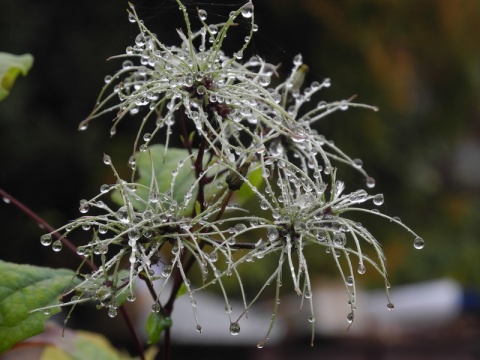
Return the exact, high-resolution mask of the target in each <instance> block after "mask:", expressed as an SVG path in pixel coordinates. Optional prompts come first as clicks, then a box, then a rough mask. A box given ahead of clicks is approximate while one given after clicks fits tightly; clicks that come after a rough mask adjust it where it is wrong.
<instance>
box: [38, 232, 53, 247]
mask: <svg viewBox="0 0 480 360" xmlns="http://www.w3.org/2000/svg"><path fill="white" fill-rule="evenodd" d="M40 243H41V244H42V245H43V246H50V244H51V243H52V235H50V234H45V235H42V236H41V237H40Z"/></svg>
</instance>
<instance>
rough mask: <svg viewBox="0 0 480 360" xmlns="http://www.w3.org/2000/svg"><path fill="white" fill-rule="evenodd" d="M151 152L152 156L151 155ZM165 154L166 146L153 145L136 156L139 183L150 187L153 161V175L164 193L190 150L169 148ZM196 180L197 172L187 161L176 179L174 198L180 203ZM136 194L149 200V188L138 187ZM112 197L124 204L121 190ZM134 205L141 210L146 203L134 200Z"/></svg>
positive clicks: (160, 190)
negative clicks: (173, 173)
mask: <svg viewBox="0 0 480 360" xmlns="http://www.w3.org/2000/svg"><path fill="white" fill-rule="evenodd" d="M149 154H150V156H149ZM164 154H165V146H163V145H152V146H150V147H149V148H148V151H146V152H136V153H135V158H136V159H137V170H138V175H139V178H138V180H137V181H136V182H137V183H139V184H142V185H145V186H146V187H147V188H150V184H151V182H152V163H153V176H155V178H156V181H157V185H158V191H159V192H161V193H164V192H166V191H168V190H170V184H171V182H172V171H174V170H177V167H178V163H179V162H180V161H185V159H186V158H187V157H188V155H189V154H188V151H187V150H185V149H176V148H171V147H170V148H168V151H167V155H166V156H164ZM194 182H195V173H194V172H193V170H192V169H191V167H190V164H188V163H186V164H185V165H184V166H183V167H182V168H181V169H180V170H179V172H178V175H177V177H176V179H175V186H174V193H173V198H174V199H175V200H177V201H178V202H179V203H180V202H183V197H184V195H185V193H186V192H187V191H188V189H189V188H190V187H191V186H192V185H193V183H194ZM136 194H137V195H138V196H140V197H141V198H142V199H144V200H145V201H147V200H148V195H149V190H148V189H144V188H138V189H137V192H136ZM112 199H113V200H114V201H115V202H116V203H118V204H120V205H123V200H122V196H121V195H120V192H119V191H115V192H113V194H112ZM133 206H134V207H135V208H136V209H137V210H140V211H143V210H145V205H144V204H143V203H142V202H140V201H134V202H133Z"/></svg>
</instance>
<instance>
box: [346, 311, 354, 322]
mask: <svg viewBox="0 0 480 360" xmlns="http://www.w3.org/2000/svg"><path fill="white" fill-rule="evenodd" d="M347 322H348V323H349V324H351V323H352V322H353V313H350V314H348V315H347Z"/></svg>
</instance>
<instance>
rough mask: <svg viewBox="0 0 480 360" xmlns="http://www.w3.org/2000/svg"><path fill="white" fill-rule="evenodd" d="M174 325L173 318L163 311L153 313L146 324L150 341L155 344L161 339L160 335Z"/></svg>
mask: <svg viewBox="0 0 480 360" xmlns="http://www.w3.org/2000/svg"><path fill="white" fill-rule="evenodd" d="M171 326H172V318H171V317H170V316H165V315H163V314H162V313H160V312H159V313H153V312H152V313H151V314H150V316H149V317H148V319H147V323H146V324H145V329H146V330H147V334H148V343H149V344H155V343H157V342H158V341H159V340H160V336H161V335H162V332H163V331H164V330H165V329H168V328H170V327H171Z"/></svg>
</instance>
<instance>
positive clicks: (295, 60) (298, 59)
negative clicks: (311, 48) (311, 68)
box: [293, 54, 303, 66]
mask: <svg viewBox="0 0 480 360" xmlns="http://www.w3.org/2000/svg"><path fill="white" fill-rule="evenodd" d="M302 63H303V57H302V54H298V55H295V57H294V58H293V64H294V65H296V66H300V65H302Z"/></svg>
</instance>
